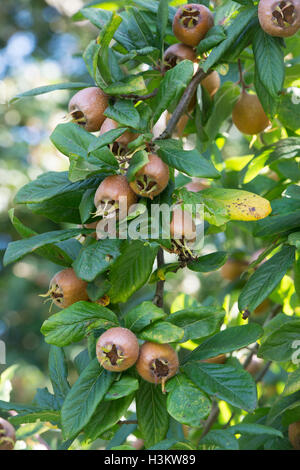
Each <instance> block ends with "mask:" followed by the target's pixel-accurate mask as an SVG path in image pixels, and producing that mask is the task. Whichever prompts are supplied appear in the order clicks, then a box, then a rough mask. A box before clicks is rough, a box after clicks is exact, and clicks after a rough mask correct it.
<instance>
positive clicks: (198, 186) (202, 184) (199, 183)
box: [185, 179, 209, 193]
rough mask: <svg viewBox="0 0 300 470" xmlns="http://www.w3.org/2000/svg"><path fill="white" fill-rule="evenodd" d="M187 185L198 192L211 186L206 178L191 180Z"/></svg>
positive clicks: (190, 189)
mask: <svg viewBox="0 0 300 470" xmlns="http://www.w3.org/2000/svg"><path fill="white" fill-rule="evenodd" d="M185 187H186V189H188V190H189V191H191V192H192V193H198V192H199V191H202V190H203V189H207V188H209V185H208V184H207V183H206V181H205V180H204V179H198V180H193V181H190V182H189V183H187V184H186V185H185Z"/></svg>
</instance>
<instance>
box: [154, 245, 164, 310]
mask: <svg viewBox="0 0 300 470" xmlns="http://www.w3.org/2000/svg"><path fill="white" fill-rule="evenodd" d="M164 262H165V261H164V251H163V249H162V248H159V250H158V253H157V269H159V268H161V267H162V266H163V265H164ZM164 284H165V281H163V280H160V281H158V282H157V283H156V291H155V296H154V299H153V303H154V304H155V305H157V307H160V308H163V306H164Z"/></svg>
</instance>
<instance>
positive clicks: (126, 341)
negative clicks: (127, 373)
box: [96, 327, 139, 372]
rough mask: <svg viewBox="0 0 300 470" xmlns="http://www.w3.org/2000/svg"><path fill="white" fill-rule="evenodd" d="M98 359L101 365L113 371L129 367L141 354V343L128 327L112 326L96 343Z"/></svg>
mask: <svg viewBox="0 0 300 470" xmlns="http://www.w3.org/2000/svg"><path fill="white" fill-rule="evenodd" d="M96 354H97V359H98V361H99V362H100V364H101V366H102V367H104V369H106V370H110V371H112V372H121V371H123V370H126V369H129V367H131V366H133V364H135V363H136V361H137V358H138V356H139V343H138V340H137V337H136V336H135V334H133V333H132V331H130V330H128V329H127V328H121V327H116V328H110V329H109V330H107V331H106V332H105V333H103V334H102V335H101V336H100V338H99V339H98V341H97V344H96Z"/></svg>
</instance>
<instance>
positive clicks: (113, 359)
mask: <svg viewBox="0 0 300 470" xmlns="http://www.w3.org/2000/svg"><path fill="white" fill-rule="evenodd" d="M100 349H101V350H102V352H103V357H102V359H101V360H100V361H99V362H100V364H101V366H104V364H105V363H108V364H111V365H112V366H116V365H118V366H119V365H121V364H122V362H123V361H124V359H126V356H125V355H124V351H122V349H121V348H120V347H118V346H116V345H115V344H111V343H110V344H107V345H106V346H102V348H100Z"/></svg>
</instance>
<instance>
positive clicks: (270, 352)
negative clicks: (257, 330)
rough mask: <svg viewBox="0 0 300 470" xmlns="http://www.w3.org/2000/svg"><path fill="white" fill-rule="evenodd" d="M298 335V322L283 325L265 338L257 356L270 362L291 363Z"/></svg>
mask: <svg viewBox="0 0 300 470" xmlns="http://www.w3.org/2000/svg"><path fill="white" fill-rule="evenodd" d="M299 335H300V320H291V321H290V322H287V323H285V324H284V325H283V326H281V328H280V329H278V330H275V331H274V332H273V333H272V334H270V336H268V337H267V339H266V340H265V341H264V342H263V344H262V345H261V347H260V348H259V351H258V356H259V357H263V358H264V359H267V360H271V361H279V362H280V361H291V360H292V356H293V354H294V353H295V348H294V344H297V341H299ZM295 354H296V353H295Z"/></svg>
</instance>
